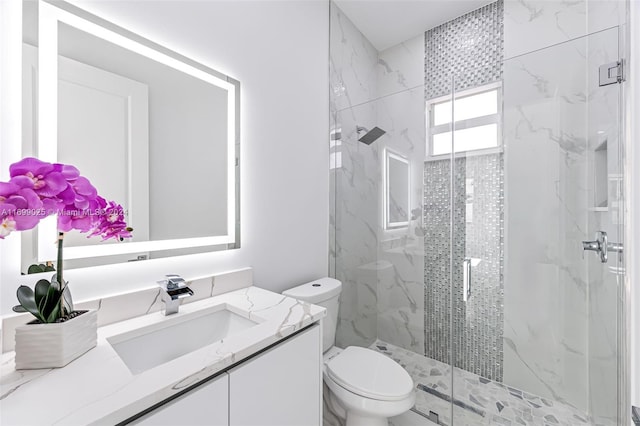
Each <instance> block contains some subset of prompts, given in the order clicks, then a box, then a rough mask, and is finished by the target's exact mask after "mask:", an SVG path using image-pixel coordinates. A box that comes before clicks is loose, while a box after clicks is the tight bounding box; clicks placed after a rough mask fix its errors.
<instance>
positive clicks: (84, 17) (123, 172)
mask: <svg viewBox="0 0 640 426" xmlns="http://www.w3.org/2000/svg"><path fill="white" fill-rule="evenodd" d="M32 5H35V3H32ZM37 6H38V8H37V16H38V18H37V31H38V36H37V43H33V44H37V46H36V45H30V44H27V43H25V45H24V58H25V59H24V63H25V79H24V80H25V84H24V103H25V107H24V111H25V113H24V117H25V119H24V121H25V129H26V131H25V139H24V141H23V148H24V151H25V154H26V155H36V156H37V157H39V158H40V159H42V160H45V161H51V162H54V161H56V162H61V163H67V164H73V165H75V166H76V167H78V169H80V171H81V172H82V174H83V175H85V176H87V177H88V178H89V179H90V180H91V181H92V183H93V184H94V186H95V187H96V188H97V189H98V191H99V193H100V195H102V196H103V197H104V198H106V199H107V200H111V199H113V200H116V201H117V202H119V203H120V204H122V205H123V207H124V209H125V211H126V212H127V223H129V224H130V225H131V226H132V227H133V228H134V233H133V234H134V238H132V239H131V241H126V242H121V243H117V242H116V243H106V242H105V243H102V242H100V241H99V239H87V238H86V236H85V235H84V234H81V233H78V232H71V233H69V234H68V235H67V236H66V237H65V261H66V263H67V266H68V267H72V268H73V267H83V266H91V265H96V264H103V263H114V262H122V261H130V260H142V259H148V258H156V257H165V256H173V255H179V254H188V253H194V252H201V251H212V250H221V249H229V248H238V247H239V245H240V235H239V227H240V224H239V205H238V204H239V203H238V202H239V183H238V177H239V96H240V94H239V88H240V87H239V86H240V85H239V82H238V81H236V80H234V79H232V78H230V77H228V76H226V75H224V74H221V73H219V72H217V71H215V70H212V69H210V68H208V67H206V66H204V65H202V64H200V63H197V62H195V61H192V60H190V59H188V58H186V57H183V56H182V55H180V54H178V53H176V52H174V51H170V50H168V49H166V48H164V47H163V46H160V45H157V44H155V43H153V42H151V41H149V40H146V39H144V38H142V37H140V36H138V35H137V34H135V33H132V32H130V31H128V30H125V29H123V28H121V27H119V26H117V25H115V24H113V23H111V22H107V21H105V20H103V19H101V18H98V17H96V16H94V15H91V14H89V13H87V12H85V11H84V10H81V9H79V8H77V7H75V6H73V5H69V4H67V3H64V2H55V3H53V2H51V3H50V2H47V1H40V2H38V3H37ZM27 12H28V11H27V10H25V14H27ZM25 27H27V28H28V25H27V26H25ZM25 39H28V37H25ZM55 232H56V230H55V218H54V217H51V218H48V219H47V220H46V221H43V222H42V223H41V224H40V225H39V226H38V228H36V230H35V232H33V233H32V235H31V236H29V235H26V236H25V237H24V238H23V253H22V254H23V256H22V270H23V271H24V270H26V267H27V266H28V265H29V264H32V263H35V262H36V261H37V262H45V261H48V260H52V259H54V258H55V245H54V244H52V241H54V237H55Z"/></svg>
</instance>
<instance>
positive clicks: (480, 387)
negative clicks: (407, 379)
mask: <svg viewBox="0 0 640 426" xmlns="http://www.w3.org/2000/svg"><path fill="white" fill-rule="evenodd" d="M371 349H373V350H376V351H378V352H381V353H383V354H385V355H387V356H389V357H390V358H392V359H393V360H394V361H396V362H397V363H399V364H400V365H401V366H402V367H403V368H404V369H405V370H407V372H408V373H409V375H410V376H411V378H412V379H413V382H414V385H415V387H416V405H415V407H414V408H413V410H414V411H416V412H419V413H420V414H422V415H423V416H425V417H429V414H430V413H435V414H437V415H438V424H440V425H442V426H449V425H451V424H452V423H451V405H450V404H451V402H450V401H451V368H450V366H449V365H447V364H445V363H442V362H440V361H436V360H434V359H431V358H428V357H424V356H422V355H419V354H416V353H415V352H410V351H407V350H405V349H402V348H399V347H397V346H394V345H391V344H389V343H386V342H383V341H381V340H377V341H376V342H375V343H374V344H373V345H371ZM453 394H454V398H453V404H454V419H453V420H454V421H453V424H454V425H455V426H460V425H464V426H479V425H525V426H533V425H535V426H538V425H540V426H550V425H562V426H585V425H602V426H613V423H609V424H607V423H600V422H597V423H596V422H594V421H593V420H592V419H590V418H589V417H588V416H587V415H586V414H585V413H583V412H581V411H580V410H578V409H576V408H575V407H572V406H570V405H568V404H564V403H561V402H558V401H553V400H549V399H547V398H542V397H540V396H537V395H533V394H530V393H528V392H524V391H522V390H520V389H516V388H513V387H510V386H506V385H503V384H502V383H499V382H496V381H493V380H489V379H486V378H484V377H481V376H478V375H476V374H473V373H470V372H468V371H465V370H463V369H460V368H455V369H454V377H453Z"/></svg>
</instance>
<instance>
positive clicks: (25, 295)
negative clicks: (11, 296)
mask: <svg viewBox="0 0 640 426" xmlns="http://www.w3.org/2000/svg"><path fill="white" fill-rule="evenodd" d="M16 296H18V302H20V305H21V306H22V307H23V308H24V309H26V310H27V311H29V312H30V313H31V314H32V315H33V316H35V317H36V318H38V319H39V320H40V321H43V322H44V321H45V319H44V318H43V317H42V315H41V314H40V311H39V310H38V305H37V304H36V298H35V295H34V293H33V290H31V289H30V288H29V287H27V286H26V285H21V286H20V287H18V291H17V292H16Z"/></svg>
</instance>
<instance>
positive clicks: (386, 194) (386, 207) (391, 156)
mask: <svg viewBox="0 0 640 426" xmlns="http://www.w3.org/2000/svg"><path fill="white" fill-rule="evenodd" d="M390 160H395V161H399V162H401V163H403V164H406V165H407V205H406V206H405V207H406V209H407V220H406V221H400V222H391V218H390V213H391V212H390V208H391V198H390V195H391V194H390V187H389V186H390V181H391V180H390V174H389V163H390ZM383 170H384V185H382V187H383V196H382V199H383V200H384V202H383V207H382V223H383V226H384V229H385V230H394V229H399V228H406V227H407V226H409V215H410V210H411V207H410V206H411V164H410V162H409V159H408V158H406V157H404V156H402V155H400V154H397V153H395V152H393V151H391V150H389V148H385V150H384V163H383Z"/></svg>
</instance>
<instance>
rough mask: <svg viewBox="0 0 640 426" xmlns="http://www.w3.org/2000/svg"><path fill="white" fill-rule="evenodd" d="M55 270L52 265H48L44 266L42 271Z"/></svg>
mask: <svg viewBox="0 0 640 426" xmlns="http://www.w3.org/2000/svg"><path fill="white" fill-rule="evenodd" d="M55 270H56V268H54V267H53V266H52V265H48V266H45V267H44V272H54V271H55Z"/></svg>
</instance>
